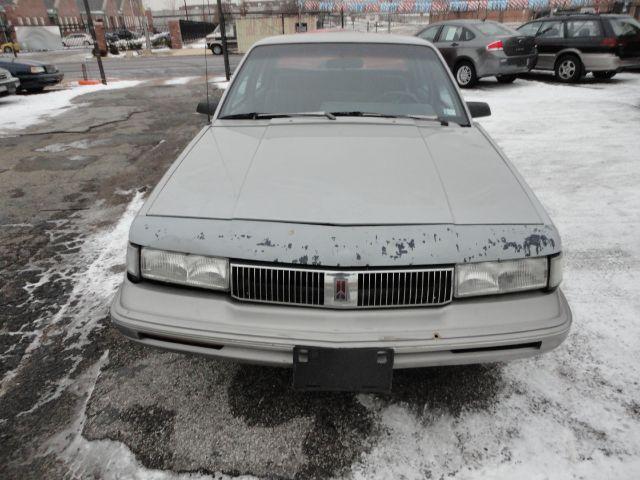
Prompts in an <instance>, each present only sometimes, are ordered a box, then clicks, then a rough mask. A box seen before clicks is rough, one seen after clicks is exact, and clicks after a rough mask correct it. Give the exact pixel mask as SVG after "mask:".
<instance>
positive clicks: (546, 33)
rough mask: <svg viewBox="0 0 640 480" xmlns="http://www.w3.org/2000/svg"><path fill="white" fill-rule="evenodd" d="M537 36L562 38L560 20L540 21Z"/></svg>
mask: <svg viewBox="0 0 640 480" xmlns="http://www.w3.org/2000/svg"><path fill="white" fill-rule="evenodd" d="M537 37H540V38H564V33H563V32H562V22H559V21H557V20H556V21H550V22H542V25H541V26H540V30H538V35H537Z"/></svg>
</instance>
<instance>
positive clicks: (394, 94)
mask: <svg viewBox="0 0 640 480" xmlns="http://www.w3.org/2000/svg"><path fill="white" fill-rule="evenodd" d="M393 99H399V100H409V102H397V103H420V100H418V97H416V96H415V95H414V94H413V93H411V92H407V91H406V90H390V91H388V92H385V93H384V94H383V95H382V96H381V97H380V98H379V99H378V100H380V101H381V102H383V101H385V100H387V101H389V100H393Z"/></svg>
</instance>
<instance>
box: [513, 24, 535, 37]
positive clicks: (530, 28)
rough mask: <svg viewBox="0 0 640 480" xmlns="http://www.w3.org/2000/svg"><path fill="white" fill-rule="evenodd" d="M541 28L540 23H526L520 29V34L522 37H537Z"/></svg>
mask: <svg viewBox="0 0 640 480" xmlns="http://www.w3.org/2000/svg"><path fill="white" fill-rule="evenodd" d="M539 28H540V22H531V23H525V24H524V25H522V26H521V27H519V28H518V32H519V33H520V34H522V35H528V36H530V37H535V36H536V33H538V29H539Z"/></svg>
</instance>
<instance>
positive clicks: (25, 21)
mask: <svg viewBox="0 0 640 480" xmlns="http://www.w3.org/2000/svg"><path fill="white" fill-rule="evenodd" d="M24 23H25V24H26V25H31V19H30V18H29V17H24Z"/></svg>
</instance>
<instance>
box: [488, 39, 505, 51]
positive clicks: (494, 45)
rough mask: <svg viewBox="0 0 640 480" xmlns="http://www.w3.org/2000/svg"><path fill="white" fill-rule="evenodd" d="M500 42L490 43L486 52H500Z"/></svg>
mask: <svg viewBox="0 0 640 480" xmlns="http://www.w3.org/2000/svg"><path fill="white" fill-rule="evenodd" d="M502 46H503V45H502V40H496V41H495V42H492V43H490V44H489V45H487V51H489V52H490V51H495V50H502Z"/></svg>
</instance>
